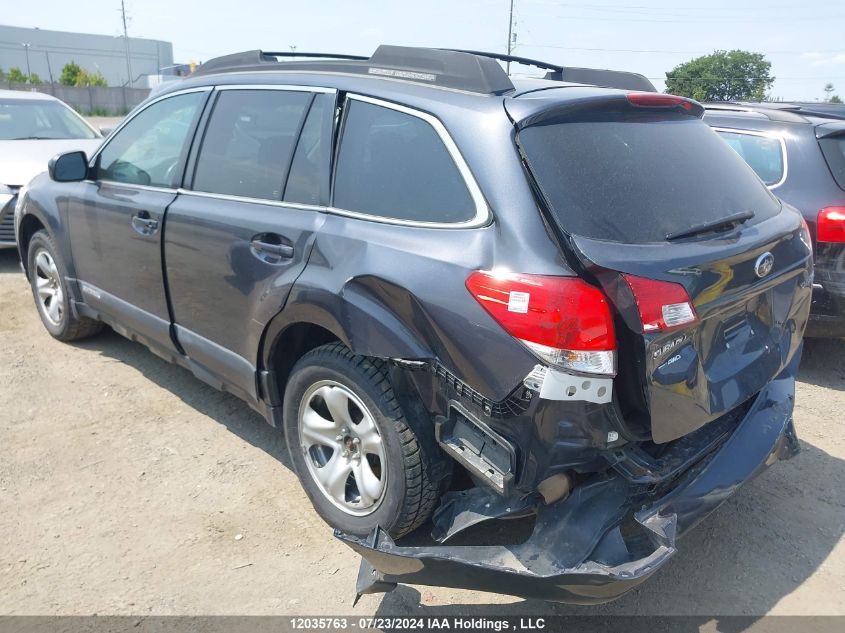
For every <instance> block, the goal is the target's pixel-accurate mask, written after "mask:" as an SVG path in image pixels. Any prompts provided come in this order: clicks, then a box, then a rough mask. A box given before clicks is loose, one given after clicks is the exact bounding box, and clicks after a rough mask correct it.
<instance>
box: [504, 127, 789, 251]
mask: <svg viewBox="0 0 845 633" xmlns="http://www.w3.org/2000/svg"><path fill="white" fill-rule="evenodd" d="M622 116H624V117H625V118H624V120H619V119H620V115H619V114H596V115H595V116H594V117H592V118H588V119H587V120H582V119H579V120H576V121H565V122H556V121H552V122H550V123H544V124H541V125H535V126H530V127H527V128H525V129H523V130H522V131H521V132H520V133H519V142H520V144H521V146H522V149H523V152H524V154H525V156H526V159H527V161H528V164H529V166H530V168H531V171H532V173H533V174H534V176H535V178H536V180H537V183H538V185H539V187H540V189H541V191H542V193H543V196H544V197H545V198H546V201H547V203H548V206H549V208H550V209H551V211H552V213H553V214H554V215H555V216H556V219H557V220H558V222H559V223H560V225H561V227H562V228H563V229H564V230H565V231H567V232H569V233H572V234H575V235H582V236H584V237H588V238H594V239H603V240H611V241H617V242H626V243H649V242H662V241H665V240H666V236H667V235H670V234H672V233H678V232H681V231H683V230H686V229H688V228H689V227H692V226H695V225H698V224H704V223H711V222H716V221H718V220H720V219H721V218H724V217H727V216H730V215H733V214H736V213H738V212H742V211H753V212H754V218H753V219H752V220H749V221H748V224H755V223H757V222H760V221H762V220H765V219H767V218H769V217H772V216H773V215H775V214H777V213H778V212H779V210H780V203H779V202H778V201H777V200H776V198H775V197H774V196H773V195H772V194H771V193H770V192H769V191H768V189H766V187H765V186H764V185H763V184H762V183H761V182H760V180H759V179H758V178H757V177H756V176H755V175H754V172H753V171H752V170H751V168H750V167H749V166H748V165H747V164H746V163H745V161H743V160H742V159H741V158H740V157H739V155H737V153H736V152H734V151H733V150H732V149H731V148H730V147H728V145H727V144H726V143H724V142H723V141H722V140H721V139H720V138H719V137H718V136H717V134H716V133H715V132H714V131H713V130H711V129H710V127H709V126H708V125H707V124H706V123H704V122H703V121H701V120H700V119H697V118H693V117H690V116H688V115H684V114H678V115H672V114H660V115H656V114H639V115H622Z"/></svg>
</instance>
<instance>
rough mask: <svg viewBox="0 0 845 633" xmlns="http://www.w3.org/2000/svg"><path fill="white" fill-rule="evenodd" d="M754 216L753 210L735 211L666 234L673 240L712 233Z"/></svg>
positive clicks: (729, 227) (730, 227)
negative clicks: (716, 218)
mask: <svg viewBox="0 0 845 633" xmlns="http://www.w3.org/2000/svg"><path fill="white" fill-rule="evenodd" d="M753 217H754V212H753V211H738V212H737V213H734V214H732V215H726V216H725V217H723V218H719V219H718V220H712V221H710V222H702V223H701V224H695V225H693V226H691V227H689V228H688V229H683V230H681V231H676V232H674V233H669V235H667V236H666V240H667V241H669V242H671V241H672V240H679V239H682V238H684V237H694V236H696V235H701V234H702V233H711V232H713V231H719V230H727V229H732V228H733V227H735V226H736V225H737V224H742V223H743V222H747V221H748V220H750V219H751V218H753Z"/></svg>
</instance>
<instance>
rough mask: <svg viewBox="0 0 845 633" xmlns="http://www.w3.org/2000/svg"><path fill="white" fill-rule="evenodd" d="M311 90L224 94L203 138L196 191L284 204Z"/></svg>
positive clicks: (245, 91)
mask: <svg viewBox="0 0 845 633" xmlns="http://www.w3.org/2000/svg"><path fill="white" fill-rule="evenodd" d="M311 99H312V94H311V93H309V92H300V91H286V90H222V91H221V92H220V96H219V97H218V98H217V102H216V103H215V105H214V110H213V111H212V113H211V118H210V119H209V121H208V126H207V128H206V131H205V134H204V136H203V141H202V147H201V148H200V152H199V157H198V158H197V164H196V171H195V172H194V182H193V189H194V190H195V191H204V192H208V193H220V194H228V195H233V196H242V197H247V198H260V199H263V200H281V199H282V188H283V187H284V183H285V177H286V174H287V172H288V167H289V166H290V161H291V157H292V155H293V150H294V147H295V146H296V139H297V136H298V134H299V131H300V129H301V127H302V123H303V119H304V118H305V114H306V112H307V111H308V106H309V105H310V103H311Z"/></svg>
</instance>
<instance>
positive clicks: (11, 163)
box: [0, 90, 102, 248]
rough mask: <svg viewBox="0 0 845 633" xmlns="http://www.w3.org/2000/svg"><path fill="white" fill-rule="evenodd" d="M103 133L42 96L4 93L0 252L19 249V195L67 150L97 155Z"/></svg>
mask: <svg viewBox="0 0 845 633" xmlns="http://www.w3.org/2000/svg"><path fill="white" fill-rule="evenodd" d="M101 141H102V137H101V136H100V133H99V132H98V131H97V130H95V129H94V128H92V127H91V126H90V125H88V123H86V121H85V119H83V118H82V117H81V116H79V115H78V114H77V113H76V112H74V111H73V110H72V109H71V108H69V107H68V106H67V105H65V104H64V103H62V102H61V101H59V100H58V99H56V98H55V97H51V96H50V95H46V94H42V93H40V92H22V91H17V90H0V248H5V247H14V246H15V225H14V215H15V213H14V211H15V202H16V200H17V196H18V191H20V188H21V187H22V186H23V185H25V184H26V183H28V182H29V181H30V180H31V179H32V178H33V176H35V175H36V174H39V173H41V172H43V171H46V170H47V161H48V160H50V159H51V158H52V157H53V156H55V155H56V154H59V153H61V152H66V151H68V150H75V149H78V150H82V151H85V152H93V151H94V150H95V149H97V147H98V146H99V144H100V142H101Z"/></svg>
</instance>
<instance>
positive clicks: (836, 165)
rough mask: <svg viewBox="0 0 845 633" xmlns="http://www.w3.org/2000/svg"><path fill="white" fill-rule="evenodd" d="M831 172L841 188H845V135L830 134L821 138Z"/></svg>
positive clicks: (820, 142) (820, 143)
mask: <svg viewBox="0 0 845 633" xmlns="http://www.w3.org/2000/svg"><path fill="white" fill-rule="evenodd" d="M819 145H820V146H821V148H822V153H823V154H824V158H825V160H826V161H827V164H828V167H830V172H831V173H832V174H833V177H834V178H835V179H836V184H838V185H839V188H840V189H845V136H830V137H828V138H823V139H821V140H819Z"/></svg>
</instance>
